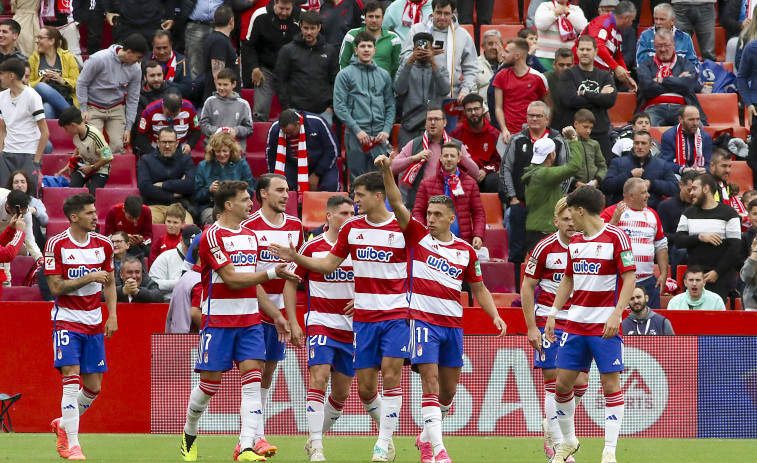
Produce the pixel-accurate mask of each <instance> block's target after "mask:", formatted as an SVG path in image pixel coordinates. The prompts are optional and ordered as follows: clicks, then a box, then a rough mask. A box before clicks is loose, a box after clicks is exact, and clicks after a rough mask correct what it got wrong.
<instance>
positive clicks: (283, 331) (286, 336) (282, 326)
mask: <svg viewBox="0 0 757 463" xmlns="http://www.w3.org/2000/svg"><path fill="white" fill-rule="evenodd" d="M273 324H274V326H275V327H276V332H277V333H279V342H287V341H291V339H292V330H291V329H290V327H289V321H287V319H286V318H284V316H283V315H281V314H279V317H277V318H276V320H274V322H273Z"/></svg>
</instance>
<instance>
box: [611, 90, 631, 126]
mask: <svg viewBox="0 0 757 463" xmlns="http://www.w3.org/2000/svg"><path fill="white" fill-rule="evenodd" d="M635 109H636V94H635V93H628V92H618V99H617V100H616V101H615V106H613V107H612V108H610V122H612V125H617V126H623V125H626V124H628V122H629V121H630V120H631V118H632V117H633V112H634V110H635Z"/></svg>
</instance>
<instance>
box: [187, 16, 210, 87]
mask: <svg viewBox="0 0 757 463" xmlns="http://www.w3.org/2000/svg"><path fill="white" fill-rule="evenodd" d="M211 32H213V27H212V26H210V25H208V24H202V23H197V22H187V28H186V31H185V32H184V41H185V42H186V45H187V59H188V60H189V69H190V73H191V74H192V78H193V79H196V78H197V77H198V76H200V75H202V74H203V73H204V72H205V63H204V62H203V61H202V57H203V55H204V53H205V50H203V48H202V45H203V43H205V38H207V36H208V35H210V33H211Z"/></svg>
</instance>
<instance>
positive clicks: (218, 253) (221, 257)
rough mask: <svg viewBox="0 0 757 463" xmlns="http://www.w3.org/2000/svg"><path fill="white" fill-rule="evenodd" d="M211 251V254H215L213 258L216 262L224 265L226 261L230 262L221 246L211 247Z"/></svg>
mask: <svg viewBox="0 0 757 463" xmlns="http://www.w3.org/2000/svg"><path fill="white" fill-rule="evenodd" d="M210 252H211V254H213V258H214V259H215V260H216V263H217V264H218V265H222V264H225V263H226V262H228V259H226V255H225V254H224V253H223V251H222V250H221V248H219V247H218V246H216V247H214V248H213V249H211V250H210Z"/></svg>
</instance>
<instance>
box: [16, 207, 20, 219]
mask: <svg viewBox="0 0 757 463" xmlns="http://www.w3.org/2000/svg"><path fill="white" fill-rule="evenodd" d="M16 215H17V216H19V217H21V206H19V205H16Z"/></svg>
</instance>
